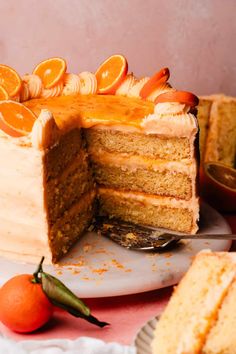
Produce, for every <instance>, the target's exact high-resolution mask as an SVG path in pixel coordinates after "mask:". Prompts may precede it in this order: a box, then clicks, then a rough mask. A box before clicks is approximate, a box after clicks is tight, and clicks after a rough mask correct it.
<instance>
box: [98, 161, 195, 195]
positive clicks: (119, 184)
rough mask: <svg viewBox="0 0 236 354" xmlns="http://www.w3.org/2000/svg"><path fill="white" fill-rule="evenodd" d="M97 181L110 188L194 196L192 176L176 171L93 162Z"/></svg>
mask: <svg viewBox="0 0 236 354" xmlns="http://www.w3.org/2000/svg"><path fill="white" fill-rule="evenodd" d="M93 167H94V171H95V179H96V182H97V183H98V184H100V185H103V186H106V187H108V188H114V189H118V190H131V191H137V192H143V193H148V194H157V195H162V196H169V197H176V198H181V199H186V200H189V199H190V198H191V197H192V181H191V178H190V176H188V175H186V174H184V173H177V172H174V171H169V170H166V171H154V170H152V169H147V168H145V167H144V168H136V169H133V170H132V169H130V168H127V167H126V166H114V165H103V164H102V163H96V162H94V163H93Z"/></svg>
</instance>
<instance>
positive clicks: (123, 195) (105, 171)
mask: <svg viewBox="0 0 236 354" xmlns="http://www.w3.org/2000/svg"><path fill="white" fill-rule="evenodd" d="M25 105H26V106H27V107H28V108H30V109H31V110H32V111H33V112H34V113H35V114H36V116H38V119H37V120H36V121H35V123H34V126H33V130H32V132H31V134H29V135H28V136H26V137H23V138H16V139H12V138H10V137H6V136H4V135H3V137H1V138H0V143H1V145H2V146H3V148H2V150H1V151H4V149H5V150H6V151H5V154H4V155H2V154H1V156H0V163H1V164H2V165H6V171H7V172H6V174H5V175H4V171H2V170H1V171H0V177H1V178H2V179H1V180H2V181H3V186H4V187H2V189H4V191H3V194H2V195H3V197H2V195H1V200H3V204H4V203H5V204H6V208H5V209H4V212H2V218H3V220H2V225H5V224H6V225H5V226H4V233H3V234H1V235H0V240H1V237H2V240H4V239H6V237H7V233H8V232H9V234H10V235H11V240H12V242H11V241H10V242H9V243H8V242H7V243H6V245H5V246H3V247H1V252H3V253H4V252H5V253H11V254H13V255H14V257H16V254H18V253H20V254H21V257H22V258H24V259H26V256H28V257H29V258H30V259H33V258H34V257H35V258H36V257H37V258H38V255H39V254H44V255H45V256H46V257H47V258H48V259H50V257H51V258H52V261H53V262H57V261H58V260H59V259H60V258H61V257H62V256H63V255H64V254H66V253H67V252H68V250H69V249H70V247H71V246H72V245H73V244H74V243H75V242H76V241H77V240H78V239H79V238H80V236H81V235H82V234H83V232H84V231H85V230H86V228H87V227H88V226H89V225H90V223H91V220H92V218H93V216H94V215H95V214H96V210H95V209H96V208H95V204H97V201H98V208H97V210H98V212H99V213H100V214H103V215H104V214H105V215H107V216H109V217H115V218H119V219H123V220H126V221H130V222H134V223H138V224H144V225H152V226H155V227H164V228H168V229H171V230H175V231H180V232H186V233H196V232H197V229H198V226H197V221H198V217H199V202H198V197H197V190H196V177H197V170H198V166H197V165H198V161H197V156H196V155H197V154H196V152H197V147H196V136H197V133H198V125H197V121H196V117H195V116H194V111H192V109H191V106H188V105H187V104H180V103H178V102H174V103H171V102H167V103H160V104H158V105H156V106H155V105H154V104H153V103H152V102H149V101H145V100H142V99H140V98H130V97H123V96H109V95H107V96H101V95H74V96H72V95H71V96H60V97H54V98H48V99H33V100H29V101H26V102H25ZM11 154H12V155H14V159H12V161H11V160H10V162H9V161H6V158H5V157H4V156H7V157H8V159H9V156H10V155H11ZM24 156H25V157H24ZM22 160H25V161H24V162H23V163H22ZM14 170H16V172H14ZM8 174H9V175H11V174H13V175H14V174H16V175H17V174H18V175H17V177H16V178H18V180H19V182H20V183H19V184H16V183H15V180H14V178H9V181H8ZM2 176H3V177H2ZM6 186H8V187H9V192H8V188H7V190H5V189H6ZM4 193H5V194H6V197H4V196H5V194H4ZM15 195H16V196H17V198H19V208H18V209H21V210H19V211H18V209H17V212H16V218H13V216H12V203H13V200H14V196H15ZM17 198H15V200H16V203H17V201H18V199H17ZM25 201H26V202H25ZM22 205H23V207H22ZM32 214H33V217H32ZM0 216H1V215H0ZM12 219H13V223H12V224H11V222H12V221H11V220H12ZM4 223H5V224H4ZM32 235H33V236H32ZM2 243H4V242H2ZM36 244H37V246H34V245H36ZM21 251H22V252H21ZM18 257H19V255H18Z"/></svg>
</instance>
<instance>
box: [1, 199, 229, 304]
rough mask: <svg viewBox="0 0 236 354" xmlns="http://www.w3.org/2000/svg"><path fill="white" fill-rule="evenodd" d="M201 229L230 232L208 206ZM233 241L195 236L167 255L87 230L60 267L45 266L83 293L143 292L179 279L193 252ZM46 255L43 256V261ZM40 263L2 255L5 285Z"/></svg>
mask: <svg viewBox="0 0 236 354" xmlns="http://www.w3.org/2000/svg"><path fill="white" fill-rule="evenodd" d="M200 233H209V234H210V233H215V234H222V233H225V234H226V233H231V230H230V227H229V225H228V224H227V222H226V221H225V219H224V218H223V217H222V216H221V215H220V214H218V213H217V212H216V211H215V210H214V209H212V208H211V207H210V206H208V205H205V204H204V205H203V206H202V209H201V227H200ZM230 245H231V241H227V240H194V241H188V242H187V244H186V245H185V246H182V247H181V248H176V249H175V250H173V251H171V252H166V253H163V254H158V253H144V252H141V251H140V252H137V251H130V250H127V249H125V248H123V247H121V246H119V245H117V244H116V243H114V242H113V241H110V240H109V239H107V238H104V237H101V236H98V235H97V234H96V233H88V234H86V235H85V236H84V237H83V238H82V239H81V240H80V241H79V242H78V243H77V245H76V246H75V247H74V248H73V250H72V251H71V252H70V253H69V254H68V255H67V256H66V257H65V258H64V259H63V262H61V264H60V265H59V266H46V265H45V266H44V269H45V271H47V272H49V273H51V274H54V275H56V276H58V277H59V278H60V279H61V280H62V281H63V282H65V284H67V286H69V287H70V288H71V289H72V290H73V291H76V293H77V294H78V295H79V296H80V297H83V298H88V297H106V296H117V295H127V294H135V293H141V292H144V291H149V290H154V289H160V288H163V287H166V286H170V285H173V284H176V283H177V282H178V281H179V280H180V279H181V277H182V276H183V274H184V273H185V272H186V270H187V269H188V267H189V265H190V262H191V259H192V257H193V255H195V254H196V253H197V252H199V251H200V250H202V249H206V248H207V249H211V250H212V251H227V250H229V248H230ZM40 258H41V255H39V260H40ZM35 268H36V266H35V265H33V264H24V263H19V262H18V263H17V262H13V261H10V260H7V259H5V258H3V257H0V269H1V277H0V285H1V284H2V283H4V282H5V281H6V280H8V279H9V278H10V277H12V276H14V275H15V274H18V273H31V272H33V271H34V270H35Z"/></svg>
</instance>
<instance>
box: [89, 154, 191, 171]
mask: <svg viewBox="0 0 236 354" xmlns="http://www.w3.org/2000/svg"><path fill="white" fill-rule="evenodd" d="M91 158H92V160H93V161H94V162H98V163H101V164H106V165H113V166H117V167H121V168H122V169H123V170H125V169H129V170H131V171H136V170H138V169H140V168H145V169H152V170H153V171H159V172H163V171H166V170H168V171H171V172H173V173H174V172H179V173H184V174H187V175H190V176H191V178H195V177H196V172H197V164H196V161H195V160H194V159H192V160H188V159H185V160H181V161H169V160H163V159H155V160H154V159H151V158H146V157H143V156H138V155H133V156H128V157H127V156H123V155H121V154H115V153H112V154H111V153H108V152H106V151H99V152H98V153H96V152H95V151H93V152H92V154H91Z"/></svg>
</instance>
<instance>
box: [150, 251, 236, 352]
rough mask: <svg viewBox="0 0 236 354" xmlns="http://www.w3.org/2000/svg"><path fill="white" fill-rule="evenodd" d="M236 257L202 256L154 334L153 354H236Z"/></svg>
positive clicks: (176, 292)
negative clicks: (235, 312) (235, 308)
mask: <svg viewBox="0 0 236 354" xmlns="http://www.w3.org/2000/svg"><path fill="white" fill-rule="evenodd" d="M235 277H236V255H235V254H234V253H223V252H222V253H212V252H210V251H205V252H201V253H199V254H198V255H197V256H196V257H195V259H194V261H193V263H192V266H191V267H190V269H189V270H188V272H187V273H186V274H185V276H184V277H183V278H182V280H181V281H180V283H179V285H178V286H177V287H176V288H175V290H174V293H173V295H172V297H171V299H170V301H169V303H168V304H167V307H166V308H165V310H164V312H163V314H162V315H161V318H160V321H159V322H158V323H157V327H156V330H155V334H154V340H153V343H152V348H153V354H162V353H163V354H166V353H169V354H177V353H179V354H186V353H192V354H197V353H204V354H220V353H230V354H234V353H236V340H235V338H236V327H235V314H234V311H233V308H234V300H233V299H234V298H235V289H236V287H235V279H236V278H235Z"/></svg>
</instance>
